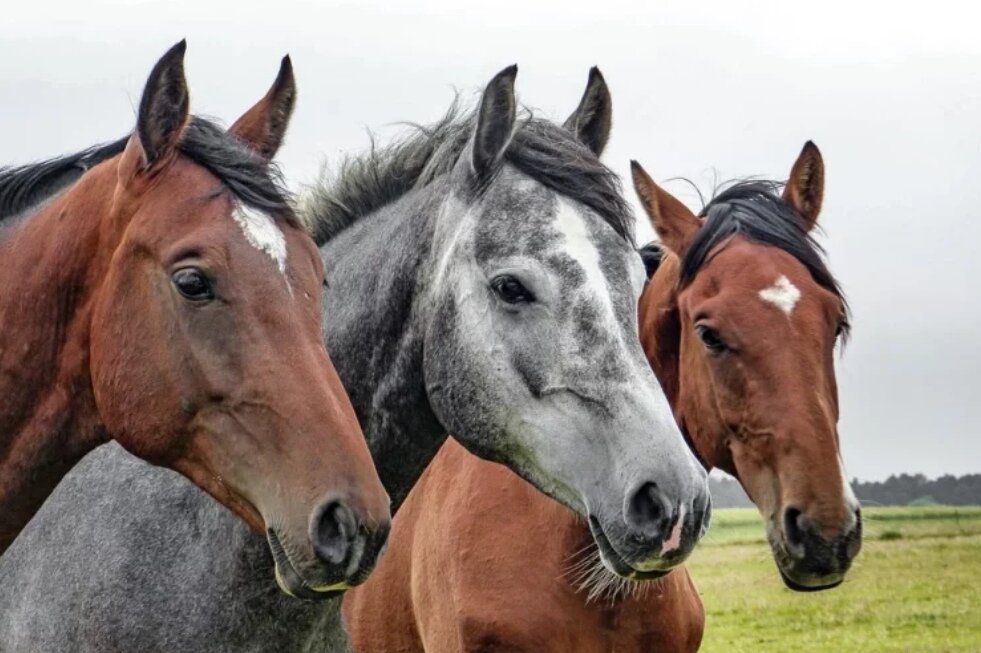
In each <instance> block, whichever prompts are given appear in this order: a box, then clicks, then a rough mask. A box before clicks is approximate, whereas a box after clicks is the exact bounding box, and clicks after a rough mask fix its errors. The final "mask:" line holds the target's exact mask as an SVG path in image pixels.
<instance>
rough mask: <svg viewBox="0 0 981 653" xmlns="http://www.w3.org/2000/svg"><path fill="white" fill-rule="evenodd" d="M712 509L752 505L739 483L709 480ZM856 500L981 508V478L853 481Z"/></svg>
mask: <svg viewBox="0 0 981 653" xmlns="http://www.w3.org/2000/svg"><path fill="white" fill-rule="evenodd" d="M709 485H710V487H711V490H712V505H714V506H716V507H718V508H748V507H750V506H752V505H753V503H752V502H751V501H750V500H749V497H747V496H746V493H745V492H743V489H742V487H741V486H740V485H739V483H738V482H737V481H736V480H735V479H733V478H731V477H728V476H725V477H716V476H715V475H713V476H711V477H710V478H709ZM852 489H853V490H855V496H857V497H858V498H859V500H860V501H861V502H862V503H863V504H865V505H870V506H908V505H930V504H941V505H947V506H972V505H981V474H967V475H965V476H952V475H950V474H946V475H944V476H941V477H940V478H936V479H928V478H927V477H926V476H924V475H923V474H894V475H892V476H890V477H889V478H887V479H886V480H884V481H860V480H858V479H855V480H853V481H852Z"/></svg>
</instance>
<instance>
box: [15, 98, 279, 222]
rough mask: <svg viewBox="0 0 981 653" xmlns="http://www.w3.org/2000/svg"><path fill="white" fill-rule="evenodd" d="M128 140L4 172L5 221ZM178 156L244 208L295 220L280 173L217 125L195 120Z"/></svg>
mask: <svg viewBox="0 0 981 653" xmlns="http://www.w3.org/2000/svg"><path fill="white" fill-rule="evenodd" d="M129 138H130V137H129V136H126V137H124V138H121V139H119V140H117V141H114V142H112V143H108V144H105V145H97V146H95V147H92V148H89V149H86V150H83V151H81V152H78V153H76V154H68V155H65V156H61V157H58V158H55V159H49V160H47V161H42V162H40V163H34V164H28V165H25V166H19V167H16V168H0V220H3V219H4V218H6V217H9V216H13V215H16V214H18V213H20V212H22V211H25V210H27V209H29V208H30V207H32V206H35V205H37V204H38V203H40V202H41V201H43V200H44V199H46V198H48V197H50V196H51V195H53V194H54V193H56V192H57V191H59V190H61V189H63V188H65V187H67V186H69V185H71V184H73V183H74V182H75V181H77V180H78V178H79V177H81V176H82V175H83V174H84V173H85V171H86V170H88V169H89V168H92V167H93V166H95V165H97V164H99V163H101V162H103V161H105V160H107V159H110V158H112V157H113V156H116V155H117V154H119V153H120V152H122V151H123V149H125V147H126V143H127V141H129ZM177 150H178V151H179V152H180V153H181V154H183V155H184V156H186V157H187V158H189V159H191V160H192V161H194V162H195V163H197V164H198V165H200V166H201V167H202V168H205V169H206V170H208V171H209V172H210V173H211V174H213V175H214V176H215V177H217V178H218V180H219V181H220V182H221V183H222V184H223V185H224V186H225V187H226V188H227V189H228V190H229V191H230V192H231V194H232V195H233V196H234V197H235V198H236V199H238V200H239V201H241V202H242V203H243V204H246V205H247V206H250V207H252V208H255V209H259V210H262V211H265V212H268V213H271V214H273V215H282V216H284V217H286V218H287V219H290V220H292V219H293V217H292V216H293V214H292V208H291V204H290V193H289V191H287V190H286V187H285V185H284V183H283V178H282V174H281V173H280V171H279V168H278V167H277V166H276V165H275V164H272V163H270V162H268V161H266V160H265V159H263V158H262V157H261V156H259V155H258V154H257V153H255V151H254V150H252V149H251V148H249V147H248V145H246V144H245V143H243V142H242V141H240V140H239V139H237V138H235V137H234V136H232V135H231V134H229V133H228V132H227V131H226V130H225V129H224V128H222V127H220V126H219V125H218V124H216V123H214V122H211V121H209V120H207V119H205V118H201V117H198V116H193V117H192V118H191V120H190V121H189V122H188V124H187V127H186V128H185V129H184V132H183V134H182V136H181V140H180V142H179V143H178V145H177Z"/></svg>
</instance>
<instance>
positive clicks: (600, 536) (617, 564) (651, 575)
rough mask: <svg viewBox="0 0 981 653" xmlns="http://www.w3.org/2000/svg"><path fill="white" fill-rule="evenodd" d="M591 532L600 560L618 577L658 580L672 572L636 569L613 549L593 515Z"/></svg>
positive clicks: (590, 522)
mask: <svg viewBox="0 0 981 653" xmlns="http://www.w3.org/2000/svg"><path fill="white" fill-rule="evenodd" d="M589 532H590V533H591V534H592V536H593V540H595V541H596V546H597V547H598V548H599V552H600V559H601V560H602V561H603V563H604V564H605V565H606V566H607V567H609V568H610V570H611V571H612V572H613V573H615V574H616V575H617V576H621V577H622V578H629V579H630V580H656V579H658V578H663V577H664V576H666V575H667V574H668V573H670V570H661V569H653V570H651V571H641V570H639V569H634V568H633V567H632V566H631V565H630V564H629V563H628V562H627V561H626V560H624V559H623V558H622V557H621V556H620V554H619V553H618V552H617V550H616V549H615V548H614V547H613V544H611V543H610V540H609V538H607V537H606V533H604V532H603V527H602V526H601V525H600V523H599V520H598V519H596V517H594V516H593V515H590V516H589Z"/></svg>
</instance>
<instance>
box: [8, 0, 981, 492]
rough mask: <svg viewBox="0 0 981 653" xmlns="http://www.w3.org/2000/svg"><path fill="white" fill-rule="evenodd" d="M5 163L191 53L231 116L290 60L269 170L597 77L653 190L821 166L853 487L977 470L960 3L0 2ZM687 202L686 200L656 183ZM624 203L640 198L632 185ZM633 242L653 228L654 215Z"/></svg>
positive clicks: (536, 98) (566, 103)
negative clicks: (291, 110) (182, 42)
mask: <svg viewBox="0 0 981 653" xmlns="http://www.w3.org/2000/svg"><path fill="white" fill-rule="evenodd" d="M7 4H9V5H10V6H5V7H4V9H3V14H4V16H3V20H2V21H0V153H2V156H0V160H2V161H3V162H4V163H25V162H28V161H31V160H35V159H40V158H46V157H50V156H54V155H57V154H61V153H64V152H68V151H74V150H78V149H81V148H83V147H87V146H90V145H93V144H95V143H97V142H101V141H106V140H110V139H113V138H116V137H119V136H121V135H123V134H124V133H126V132H128V131H129V130H130V129H131V128H132V126H133V124H134V116H135V109H134V107H135V105H136V104H137V102H138V101H139V95H140V92H141V90H142V86H143V82H144V81H145V79H146V75H147V74H148V73H149V71H150V68H151V66H152V65H153V63H154V61H155V60H156V59H157V58H158V57H159V56H160V55H161V54H163V52H164V51H165V50H166V49H167V48H168V47H169V46H170V45H172V44H173V43H174V42H176V41H178V40H179V39H180V38H182V37H187V39H188V50H187V58H186V66H187V74H188V80H189V85H190V90H191V106H192V110H193V111H195V112H197V113H203V114H208V115H212V116H217V117H219V118H221V119H223V120H225V121H226V122H230V121H232V120H234V119H235V118H236V117H237V116H238V114H239V113H241V112H242V111H244V110H245V109H246V108H247V107H248V106H250V105H251V104H252V103H253V102H254V101H255V100H257V99H258V98H259V97H260V96H261V95H262V94H263V93H264V92H265V90H266V88H267V87H268V85H269V84H270V83H271V82H272V79H273V77H274V75H275V73H276V70H277V66H278V63H279V58H280V57H281V56H282V55H283V54H285V53H287V52H288V53H290V54H291V55H292V57H293V62H294V66H295V69H296V74H297V81H298V86H299V102H298V105H297V111H296V114H295V117H294V119H293V123H292V126H291V129H290V132H289V135H288V139H287V144H286V146H285V147H284V149H283V151H282V154H281V157H280V160H281V162H282V165H283V167H284V170H285V172H286V174H287V177H288V179H289V180H290V183H291V185H293V186H294V187H297V186H298V185H299V184H300V183H302V182H304V181H308V180H310V179H311V178H312V177H313V176H314V175H315V174H316V172H317V170H318V169H319V167H320V165H321V163H322V162H324V161H326V162H327V163H328V164H329V163H331V162H336V161H337V160H338V159H339V157H340V156H342V155H343V154H345V153H356V152H359V151H361V150H362V149H363V148H364V147H365V146H366V144H367V142H368V139H367V136H366V129H371V130H373V131H375V132H378V133H379V135H380V137H381V139H382V141H384V139H385V137H386V135H391V134H392V133H394V132H395V130H396V128H395V127H393V126H392V125H393V124H394V123H397V122H399V121H415V122H427V121H431V120H433V119H435V118H437V117H438V116H440V115H441V114H442V112H443V111H444V110H445V109H446V107H447V105H448V103H449V102H450V100H451V99H452V97H453V93H454V89H459V90H460V91H462V92H463V93H464V95H465V97H467V98H471V97H472V94H473V93H475V92H476V91H478V90H479V89H480V88H481V87H482V85H483V84H484V83H485V82H486V81H487V80H488V79H490V77H491V76H492V75H493V74H494V73H495V72H497V71H498V70H499V69H501V68H503V67H504V66H506V65H509V64H511V63H517V64H518V65H519V73H518V80H517V88H518V93H519V96H520V100H521V101H522V102H523V103H525V104H528V105H530V106H532V107H535V108H536V109H539V110H540V111H541V112H542V113H543V114H545V115H547V116H550V117H553V118H555V119H564V118H565V117H566V115H567V114H568V113H569V112H570V111H571V110H572V109H573V108H574V107H575V105H576V103H577V102H578V99H579V97H580V95H581V93H582V90H583V88H584V84H585V82H586V75H587V71H588V68H589V67H590V66H592V65H594V64H598V65H599V66H600V68H601V69H602V71H603V73H604V75H605V76H606V79H607V81H608V83H609V85H610V87H611V90H612V93H613V102H614V129H613V136H612V139H611V142H610V146H609V148H608V149H607V152H606V155H605V158H606V160H607V162H608V163H609V164H610V165H611V166H612V167H613V168H615V169H616V170H617V171H618V172H620V173H621V174H624V173H626V172H627V170H628V162H629V160H630V159H631V158H636V159H638V160H640V161H641V162H642V163H643V164H644V165H645V167H647V169H648V170H649V171H650V172H651V173H652V174H653V175H654V176H655V177H656V178H658V179H667V178H670V177H675V176H687V177H690V178H692V179H695V180H697V181H698V182H699V183H700V184H701V185H702V186H703V188H704V189H706V190H709V189H711V187H712V184H713V179H714V178H715V177H716V176H717V177H718V178H720V179H727V178H732V177H736V176H745V175H764V176H770V177H778V178H784V177H785V176H786V175H787V173H788V172H789V169H790V165H791V164H792V162H793V160H794V158H795V156H796V155H797V153H798V151H799V150H800V147H801V146H802V144H803V143H804V141H805V140H807V139H813V140H814V141H815V142H816V143H817V144H818V146H819V147H820V148H821V150H822V152H823V153H824V157H825V162H826V165H827V188H826V200H825V204H824V212H823V214H822V216H821V223H822V224H823V226H824V229H825V231H826V235H827V237H826V243H827V247H828V250H829V252H830V259H831V266H832V270H833V271H834V272H835V273H836V274H837V275H838V276H839V278H840V279H841V280H842V282H843V284H844V287H845V289H846V291H847V293H848V296H849V298H850V300H851V303H852V306H853V308H854V313H855V315H854V338H853V340H852V343H851V345H850V346H849V347H848V349H847V351H846V352H845V356H844V358H843V359H842V360H841V362H840V364H839V379H840V386H841V403H842V420H841V437H842V442H843V448H844V457H845V463H846V466H847V468H848V470H849V473H850V474H851V475H857V476H859V477H861V478H866V479H880V478H884V477H885V476H887V475H889V474H890V473H894V472H903V471H906V472H922V473H925V474H927V475H930V476H936V475H939V474H943V473H948V472H949V473H956V474H963V473H967V472H981V437H979V428H978V418H977V417H976V416H975V414H974V408H975V406H977V394H978V389H979V387H981V384H979V382H978V374H979V367H981V341H979V338H978V336H979V335H981V330H979V326H981V311H979V302H978V299H977V296H978V291H977V281H976V280H977V279H978V278H979V275H981V262H979V257H978V256H977V254H976V252H977V249H978V239H979V238H978V237H979V235H981V215H979V214H978V210H979V206H981V190H979V188H981V184H979V180H981V130H979V121H981V38H979V37H978V35H977V25H978V24H979V16H978V15H977V10H976V9H974V4H973V3H969V2H949V1H946V0H933V1H932V2H929V3H911V2H896V1H895V0H886V1H882V0H875V1H873V0H859V1H856V0H848V1H844V2H841V1H837V0H833V1H832V0H822V2H786V1H781V2H772V3H768V2H747V1H745V0H740V1H738V2H736V1H733V0H695V1H692V0H684V1H678V2H658V1H647V2H620V1H617V0H603V1H601V2H596V1H590V2H581V1H579V0H564V1H563V2H560V3H547V2H541V1H538V0H523V1H521V2H515V1H512V0H503V1H500V0H499V1H497V2H493V3H489V2H481V3H472V4H473V6H472V7H467V6H466V5H467V3H464V2H460V1H459V0H438V1H437V0H433V1H429V2H408V1H406V0H399V1H396V0H388V1H383V2H376V1H366V0H359V1H357V2H347V3H331V2H325V1H323V0H320V1H309V2H304V1H298V0H277V1H275V2H272V1H267V2H261V3H259V2H245V1H243V0H237V1H235V2H225V1H221V2H215V1H211V0H208V1H207V2H206V1H205V0H196V1H194V2H189V1H186V0H167V1H145V2H124V1H117V2H96V1H92V0H90V1H86V2H79V1H78V0H68V1H63V2H44V1H34V2H16V3H7ZM669 188H671V189H672V190H674V191H675V192H676V193H677V194H679V196H681V197H682V198H683V199H685V200H686V201H688V203H689V204H690V205H692V206H693V207H696V208H697V201H696V200H695V198H694V197H693V195H692V194H691V193H690V192H689V191H688V190H687V189H686V188H685V186H684V185H680V184H669ZM631 199H633V198H632V191H631ZM641 233H642V234H643V235H645V236H646V235H647V234H649V233H650V229H649V228H648V227H647V225H646V223H645V224H643V225H642V227H641Z"/></svg>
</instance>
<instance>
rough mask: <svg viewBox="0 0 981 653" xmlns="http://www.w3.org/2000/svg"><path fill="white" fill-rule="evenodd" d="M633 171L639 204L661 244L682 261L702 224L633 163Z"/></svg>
mask: <svg viewBox="0 0 981 653" xmlns="http://www.w3.org/2000/svg"><path fill="white" fill-rule="evenodd" d="M630 172H631V174H632V175H633V179H634V188H635V189H636V191H637V196H638V197H640V203H641V205H643V207H644V211H645V212H647V217H648V218H650V221H651V225H652V226H653V227H654V231H656V232H657V237H658V238H659V239H660V241H661V244H662V245H664V246H665V247H666V248H668V249H669V250H671V251H672V252H673V253H674V254H675V255H676V256H678V257H679V258H681V257H683V256H684V255H685V252H686V251H688V247H689V246H690V245H691V242H692V240H694V239H695V234H697V233H698V230H699V229H701V228H702V223H701V221H700V220H699V219H698V217H697V216H696V215H695V214H694V213H692V212H691V211H690V210H689V209H688V207H687V206H685V205H684V204H682V203H681V202H680V201H679V200H678V199H677V198H675V197H674V196H673V195H671V193H669V192H667V191H666V190H664V189H663V188H661V187H660V186H658V185H657V184H655V183H654V180H653V179H651V176H650V175H648V174H647V171H646V170H644V169H643V168H642V167H641V166H640V164H639V163H637V162H636V161H631V162H630Z"/></svg>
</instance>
